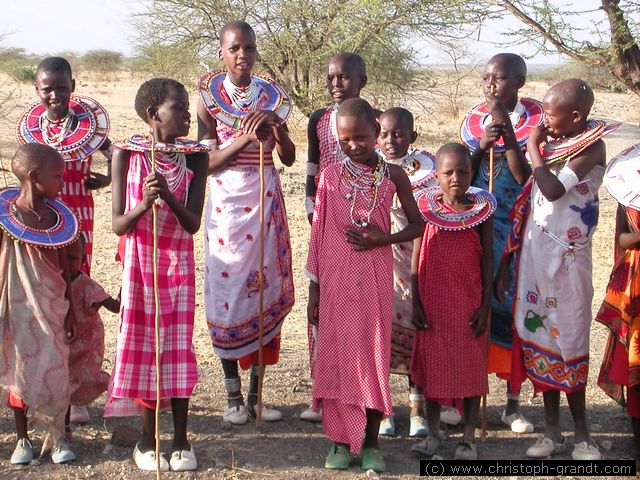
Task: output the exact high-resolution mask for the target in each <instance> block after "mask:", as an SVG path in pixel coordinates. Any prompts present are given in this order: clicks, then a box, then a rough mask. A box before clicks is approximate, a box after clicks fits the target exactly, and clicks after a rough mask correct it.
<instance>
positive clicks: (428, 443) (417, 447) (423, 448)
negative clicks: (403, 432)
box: [411, 435, 443, 457]
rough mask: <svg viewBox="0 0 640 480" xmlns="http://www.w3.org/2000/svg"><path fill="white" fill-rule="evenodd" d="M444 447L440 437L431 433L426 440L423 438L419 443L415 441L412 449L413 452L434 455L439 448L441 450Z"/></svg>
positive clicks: (426, 455) (427, 455) (428, 455)
mask: <svg viewBox="0 0 640 480" xmlns="http://www.w3.org/2000/svg"><path fill="white" fill-rule="evenodd" d="M442 447H443V444H442V440H441V439H440V438H437V437H434V436H433V435H429V436H428V437H427V438H425V439H424V440H421V441H420V442H418V443H414V444H413V445H412V446H411V451H412V452H413V453H418V454H420V455H424V456H425V457H432V456H434V455H435V454H436V453H437V452H438V451H439V450H441V449H442Z"/></svg>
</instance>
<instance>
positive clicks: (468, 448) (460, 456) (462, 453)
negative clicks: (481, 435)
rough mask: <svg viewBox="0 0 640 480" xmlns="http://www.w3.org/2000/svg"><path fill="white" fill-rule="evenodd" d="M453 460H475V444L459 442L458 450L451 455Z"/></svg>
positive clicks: (476, 453) (476, 457)
mask: <svg viewBox="0 0 640 480" xmlns="http://www.w3.org/2000/svg"><path fill="white" fill-rule="evenodd" d="M453 458H455V459H456V460H477V459H478V450H477V449H476V444H475V443H470V442H460V444H459V445H458V448H456V453H455V454H454V455H453Z"/></svg>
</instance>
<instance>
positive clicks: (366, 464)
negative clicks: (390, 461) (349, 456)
mask: <svg viewBox="0 0 640 480" xmlns="http://www.w3.org/2000/svg"><path fill="white" fill-rule="evenodd" d="M362 469H363V470H373V471H374V472H378V473H382V472H384V471H385V469H386V466H385V464H384V460H383V459H382V455H381V454H380V450H379V449H377V448H370V447H369V448H363V449H362Z"/></svg>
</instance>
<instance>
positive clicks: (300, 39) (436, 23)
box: [137, 0, 486, 115]
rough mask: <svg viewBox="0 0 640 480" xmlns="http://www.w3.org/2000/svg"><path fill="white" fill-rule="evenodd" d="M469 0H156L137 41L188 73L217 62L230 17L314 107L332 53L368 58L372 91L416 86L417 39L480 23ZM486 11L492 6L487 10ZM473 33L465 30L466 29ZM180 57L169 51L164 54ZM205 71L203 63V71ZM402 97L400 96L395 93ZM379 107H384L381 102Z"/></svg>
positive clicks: (277, 74)
mask: <svg viewBox="0 0 640 480" xmlns="http://www.w3.org/2000/svg"><path fill="white" fill-rule="evenodd" d="M468 3H469V2H467V1H465V0H430V1H425V0H353V1H349V2H345V1H342V0H253V1H251V2H249V1H247V0H153V1H152V2H151V3H150V5H149V7H148V11H147V12H145V13H143V14H141V15H140V16H138V17H137V27H138V29H139V31H140V36H139V39H138V46H139V48H140V51H141V53H142V55H143V56H144V57H146V58H147V60H148V61H149V63H150V64H151V66H152V69H156V70H157V68H158V66H160V67H161V68H162V69H163V70H167V69H174V71H178V72H180V68H181V66H180V65H179V64H180V63H182V72H184V63H185V60H190V61H191V62H190V63H192V65H193V67H192V71H191V75H190V76H191V77H192V78H191V79H193V78H197V77H198V76H199V75H198V72H197V70H195V71H194V70H193V69H196V68H199V67H197V66H196V65H195V63H196V62H195V60H196V59H197V60H204V61H205V62H206V63H207V64H209V65H211V66H215V65H220V64H219V63H217V50H218V45H219V39H218V32H219V30H220V28H221V26H222V25H223V24H224V23H226V22H228V21H231V20H238V19H242V20H246V21H247V22H248V23H250V24H251V25H252V26H253V28H254V29H255V31H256V35H257V37H258V44H259V51H260V57H259V59H258V65H257V68H258V70H259V71H262V72H263V73H266V74H267V75H269V76H270V77H272V78H274V79H275V80H276V81H277V82H279V83H280V84H281V85H283V86H284V88H285V89H286V90H287V91H288V92H289V94H290V95H291V97H292V98H293V100H294V102H295V103H296V105H297V106H298V108H300V110H301V111H302V112H303V113H305V114H307V115H308V114H309V113H310V112H311V111H313V110H314V109H315V108H318V106H320V105H324V104H325V103H326V101H327V99H326V97H325V87H324V78H325V77H326V66H327V62H328V59H329V58H330V57H331V56H332V55H334V54H335V53H338V52H355V53H358V54H360V55H362V56H363V57H364V58H365V61H366V62H367V69H368V73H369V79H370V86H369V87H368V88H367V91H366V93H367V96H369V97H373V98H372V100H374V101H376V100H379V99H380V98H382V97H384V98H385V99H386V100H387V101H393V100H394V96H393V95H391V94H392V93H395V94H396V95H398V94H400V95H402V94H406V93H407V92H410V91H411V90H412V89H414V88H415V87H416V83H417V82H418V80H419V78H421V77H420V76H419V75H417V68H416V67H417V65H416V63H415V61H414V58H416V51H415V49H414V47H413V46H412V44H411V39H413V40H415V39H416V38H418V37H420V36H421V37H424V38H429V39H432V40H438V41H443V40H447V39H453V38H455V37H457V36H460V35H462V32H463V30H468V29H469V27H468V26H469V25H480V24H481V21H482V19H483V18H484V17H485V15H486V11H482V10H481V9H475V8H471V7H469V5H468ZM485 10H486V9H485ZM466 34H467V33H466V32H465V33H464V35H466ZM175 52H182V53H183V54H182V55H179V56H178V57H168V56H167V55H165V54H169V55H172V54H173V55H175ZM200 71H202V70H200ZM396 98H397V97H396ZM379 105H380V106H383V105H381V104H379Z"/></svg>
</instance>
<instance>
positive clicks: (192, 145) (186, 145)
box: [114, 134, 211, 154]
mask: <svg viewBox="0 0 640 480" xmlns="http://www.w3.org/2000/svg"><path fill="white" fill-rule="evenodd" d="M114 145H115V146H116V147H118V148H121V149H123V150H129V151H131V152H149V151H151V146H152V145H151V138H150V137H148V136H145V135H141V134H136V135H132V136H130V137H129V138H127V139H126V140H123V141H121V142H115V143H114ZM153 148H154V150H155V151H156V152H165V153H186V154H189V153H196V152H208V151H210V150H211V148H210V147H208V146H206V145H203V144H201V143H198V142H196V141H193V140H187V139H186V138H176V143H162V142H155V143H154V144H153Z"/></svg>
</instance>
